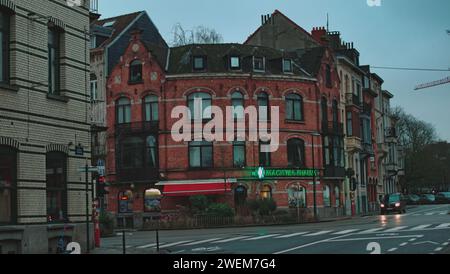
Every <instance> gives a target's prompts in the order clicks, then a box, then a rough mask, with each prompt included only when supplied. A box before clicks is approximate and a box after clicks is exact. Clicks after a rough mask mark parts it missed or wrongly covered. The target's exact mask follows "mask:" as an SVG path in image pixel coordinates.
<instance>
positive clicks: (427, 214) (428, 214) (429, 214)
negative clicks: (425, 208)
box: [425, 212, 436, 216]
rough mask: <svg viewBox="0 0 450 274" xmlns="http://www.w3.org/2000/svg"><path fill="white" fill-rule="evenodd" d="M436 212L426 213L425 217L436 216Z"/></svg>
mask: <svg viewBox="0 0 450 274" xmlns="http://www.w3.org/2000/svg"><path fill="white" fill-rule="evenodd" d="M435 213H436V212H428V213H425V216H431V215H434V214H435Z"/></svg>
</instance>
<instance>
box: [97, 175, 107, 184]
mask: <svg viewBox="0 0 450 274" xmlns="http://www.w3.org/2000/svg"><path fill="white" fill-rule="evenodd" d="M105 182H106V178H105V177H104V176H100V177H98V183H99V184H104V183H105Z"/></svg>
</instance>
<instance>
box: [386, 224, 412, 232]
mask: <svg viewBox="0 0 450 274" xmlns="http://www.w3.org/2000/svg"><path fill="white" fill-rule="evenodd" d="M405 228H407V226H398V227H394V228H391V229H388V230H385V231H383V232H386V233H388V232H396V231H400V230H402V229H405Z"/></svg>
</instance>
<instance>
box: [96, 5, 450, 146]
mask: <svg viewBox="0 0 450 274" xmlns="http://www.w3.org/2000/svg"><path fill="white" fill-rule="evenodd" d="M380 1H381V6H380V7H369V6H368V5H367V0H221V1H219V0H99V12H100V13H101V14H102V15H103V17H110V16H116V15H119V14H124V13H129V12H134V11H138V10H146V11H147V12H148V14H149V15H150V17H151V18H152V20H153V22H154V23H155V24H156V26H157V27H158V28H159V31H160V32H161V34H162V35H163V37H164V38H165V39H166V40H167V42H168V43H170V42H171V40H172V28H173V26H174V25H175V24H176V23H180V24H181V25H183V27H184V28H185V29H190V28H193V27H195V26H198V25H204V26H208V27H211V28H214V29H216V30H217V31H218V32H219V33H221V34H222V35H223V38H224V41H225V42H240V43H242V42H243V41H245V39H246V38H247V37H248V36H249V35H250V34H251V33H252V32H253V31H254V30H256V28H257V27H258V26H259V25H260V23H261V14H269V13H272V12H273V11H274V10H275V9H278V10H280V11H281V12H283V13H284V14H286V15H287V16H288V17H290V18H291V19H292V20H294V21H295V22H297V23H298V24H299V25H300V26H302V27H303V28H305V29H306V30H308V31H311V29H312V27H315V26H324V25H325V24H326V14H327V13H329V16H330V30H332V31H340V32H341V34H342V37H343V39H344V40H345V41H347V42H352V41H353V42H354V43H355V47H356V48H357V49H358V50H359V52H360V53H361V64H370V65H372V66H393V67H414V68H415V67H418V68H441V69H449V68H450V51H449V49H450V35H447V34H446V30H447V29H450V16H449V11H450V1H448V0H432V1H425V0H380ZM374 72H376V73H377V74H379V75H380V76H381V77H383V78H384V79H385V84H384V89H387V90H389V91H391V92H392V93H393V94H394V95H395V98H394V100H393V105H400V106H402V107H403V108H404V109H405V110H406V111H407V112H409V113H411V114H413V115H414V116H416V117H418V118H420V119H422V120H425V121H427V122H429V123H431V124H433V125H434V126H435V127H436V129H437V132H438V135H439V137H440V138H441V139H444V140H447V141H450V84H447V85H443V86H439V87H434V88H431V89H426V90H423V91H421V92H415V91H414V86H415V85H416V84H420V83H423V82H430V81H434V80H439V79H441V78H445V77H447V76H450V71H449V72H423V71H420V72H416V71H396V70H381V69H379V70H374Z"/></svg>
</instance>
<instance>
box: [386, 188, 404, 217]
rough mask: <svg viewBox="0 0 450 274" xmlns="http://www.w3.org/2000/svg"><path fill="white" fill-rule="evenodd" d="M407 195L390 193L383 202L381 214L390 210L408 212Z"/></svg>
mask: <svg viewBox="0 0 450 274" xmlns="http://www.w3.org/2000/svg"><path fill="white" fill-rule="evenodd" d="M406 201H407V199H406V197H405V196H404V195H403V194H401V193H393V194H388V195H386V196H385V197H384V199H383V202H382V203H381V215H385V214H386V213H389V212H398V213H400V214H402V213H406Z"/></svg>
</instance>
